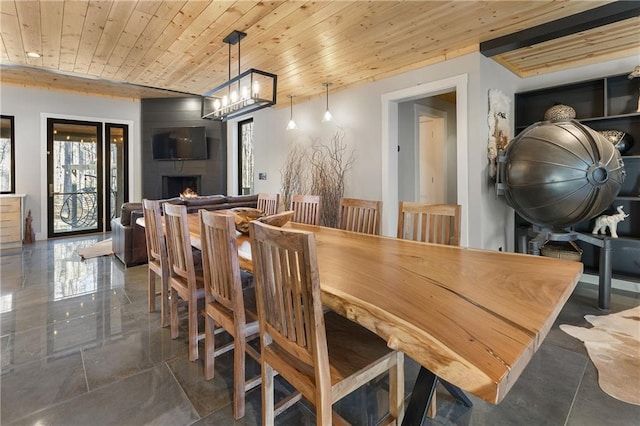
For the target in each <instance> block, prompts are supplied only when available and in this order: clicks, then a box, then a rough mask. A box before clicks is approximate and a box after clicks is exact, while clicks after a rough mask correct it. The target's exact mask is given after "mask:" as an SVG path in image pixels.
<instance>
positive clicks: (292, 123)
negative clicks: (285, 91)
mask: <svg viewBox="0 0 640 426" xmlns="http://www.w3.org/2000/svg"><path fill="white" fill-rule="evenodd" d="M289 102H290V108H291V109H290V111H291V116H290V119H289V124H287V130H295V129H297V128H298V126H296V122H295V121H293V95H289Z"/></svg>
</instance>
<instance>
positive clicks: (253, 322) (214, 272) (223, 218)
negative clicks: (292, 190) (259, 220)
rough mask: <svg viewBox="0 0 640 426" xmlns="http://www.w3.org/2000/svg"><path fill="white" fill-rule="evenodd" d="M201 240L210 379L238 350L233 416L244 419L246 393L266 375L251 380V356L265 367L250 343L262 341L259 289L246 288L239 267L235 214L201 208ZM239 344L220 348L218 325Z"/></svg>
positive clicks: (206, 372) (207, 366)
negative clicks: (220, 360)
mask: <svg viewBox="0 0 640 426" xmlns="http://www.w3.org/2000/svg"><path fill="white" fill-rule="evenodd" d="M199 214H200V241H201V244H202V266H203V270H204V283H205V287H204V289H205V308H204V312H205V344H204V348H205V350H204V371H205V374H204V375H205V379H207V380H210V379H212V378H213V376H214V362H215V357H216V356H218V355H220V354H223V353H225V352H227V351H229V350H231V349H233V351H234V354H233V417H234V418H235V419H236V420H237V419H240V418H242V417H244V411H245V392H248V391H249V390H251V389H253V388H254V387H256V386H258V385H259V384H260V376H257V377H255V378H253V379H250V380H245V354H248V355H249V356H251V357H252V358H253V359H255V360H256V362H258V363H260V354H259V352H258V351H257V350H255V349H254V348H252V347H251V346H250V345H247V342H248V341H250V340H252V339H255V338H257V337H258V333H259V327H258V314H257V311H256V301H255V288H254V287H248V288H244V290H243V285H242V282H241V281H242V280H241V277H240V267H239V265H238V242H237V239H236V228H235V221H234V217H233V215H225V214H221V213H214V212H208V211H206V210H200V213H199ZM216 326H219V327H222V328H223V329H224V330H226V331H227V333H229V334H230V335H231V336H232V337H233V341H232V342H230V343H228V344H227V345H224V346H222V347H220V348H218V350H216V347H215V327H216Z"/></svg>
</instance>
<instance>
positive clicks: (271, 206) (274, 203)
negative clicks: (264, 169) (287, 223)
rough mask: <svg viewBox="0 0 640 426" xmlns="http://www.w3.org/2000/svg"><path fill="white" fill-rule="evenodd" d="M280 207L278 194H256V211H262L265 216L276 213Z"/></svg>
mask: <svg viewBox="0 0 640 426" xmlns="http://www.w3.org/2000/svg"><path fill="white" fill-rule="evenodd" d="M279 206H280V194H263V193H260V194H258V206H257V207H258V210H262V212H263V213H264V215H265V216H271V215H274V214H276V213H278V207H279Z"/></svg>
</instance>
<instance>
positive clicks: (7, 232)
mask: <svg viewBox="0 0 640 426" xmlns="http://www.w3.org/2000/svg"><path fill="white" fill-rule="evenodd" d="M13 241H20V228H18V227H7V228H0V243H9V242H13Z"/></svg>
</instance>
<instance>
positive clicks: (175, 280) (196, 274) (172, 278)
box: [163, 203, 204, 361]
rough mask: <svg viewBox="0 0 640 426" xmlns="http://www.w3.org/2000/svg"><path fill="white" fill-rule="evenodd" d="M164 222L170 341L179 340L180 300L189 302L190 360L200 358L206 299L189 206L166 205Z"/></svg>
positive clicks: (164, 205)
mask: <svg viewBox="0 0 640 426" xmlns="http://www.w3.org/2000/svg"><path fill="white" fill-rule="evenodd" d="M163 208H164V222H165V230H166V235H167V248H168V254H169V289H170V291H171V303H170V307H171V338H172V339H175V338H177V337H178V298H180V299H182V300H183V301H185V302H186V303H187V317H188V322H189V360H190V361H195V360H197V359H198V300H199V299H203V298H204V278H203V276H202V271H201V270H198V271H196V267H195V264H194V259H193V257H194V256H193V252H192V249H191V237H190V235H189V226H188V223H187V207H186V206H182V205H174V204H170V203H164V204H163Z"/></svg>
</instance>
